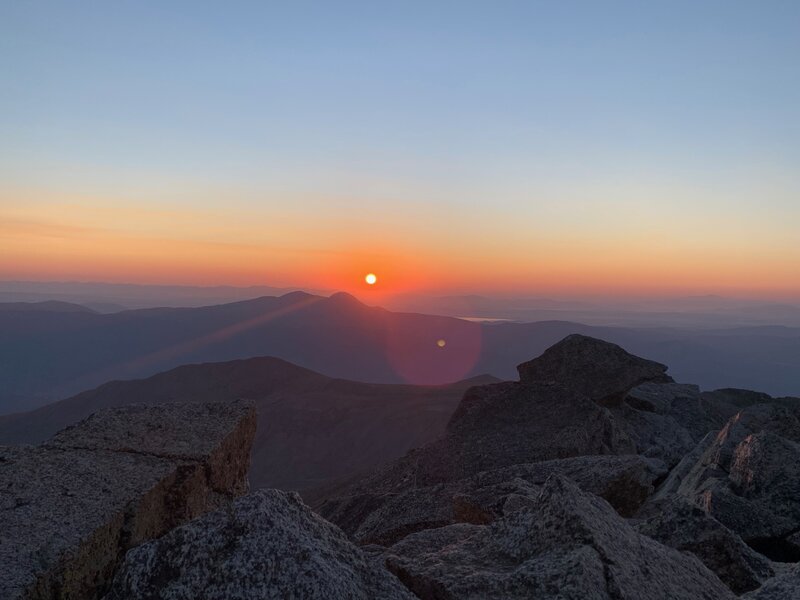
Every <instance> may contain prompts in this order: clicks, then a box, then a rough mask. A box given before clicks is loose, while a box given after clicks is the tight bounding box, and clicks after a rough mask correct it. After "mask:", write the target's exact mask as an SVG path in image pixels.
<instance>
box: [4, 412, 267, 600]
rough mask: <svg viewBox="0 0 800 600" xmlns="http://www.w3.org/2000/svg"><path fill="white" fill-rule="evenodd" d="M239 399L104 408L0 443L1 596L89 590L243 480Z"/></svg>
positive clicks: (248, 432) (235, 490) (247, 435)
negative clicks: (16, 442)
mask: <svg viewBox="0 0 800 600" xmlns="http://www.w3.org/2000/svg"><path fill="white" fill-rule="evenodd" d="M254 433H255V410H254V409H253V407H252V405H250V404H249V403H245V402H239V403H230V404H227V403H226V404H218V405H171V406H168V407H166V406H150V407H148V406H144V405H137V406H134V407H125V408H121V409H108V410H106V411H101V412H99V413H97V414H95V415H93V416H92V417H89V418H88V419H86V420H85V421H83V422H81V423H79V424H78V425H76V426H74V427H71V428H69V429H68V430H65V431H63V432H61V433H59V434H57V435H56V436H55V437H54V438H53V440H52V441H51V442H47V443H45V444H43V445H41V446H35V447H33V446H21V447H9V448H4V449H3V450H2V451H0V508H2V510H0V564H2V565H3V571H4V572H3V577H2V578H0V598H4V599H6V598H7V599H9V600H12V599H17V598H26V599H39V598H42V599H44V598H47V599H49V598H54V597H71V598H94V597H97V594H98V593H101V592H102V591H103V590H104V589H105V587H106V586H107V585H108V583H110V577H111V575H112V573H113V571H114V569H115V567H116V566H117V564H118V563H119V560H120V559H121V558H122V556H123V555H124V552H125V551H126V550H127V549H128V548H130V547H132V546H135V545H136V544H139V543H141V542H143V541H145V540H148V539H151V538H153V537H157V536H160V535H162V534H163V533H165V532H166V531H168V530H169V529H171V528H173V527H175V526H177V525H179V524H181V523H184V522H186V521H187V520H189V519H192V518H194V517H196V516H198V515H201V514H203V513H205V512H207V511H209V510H212V509H214V508H217V507H218V506H221V505H223V504H226V503H227V502H229V501H230V500H231V499H232V498H233V497H235V496H237V495H240V494H241V493H243V492H244V491H246V489H247V470H248V467H249V456H250V445H251V442H252V439H253V435H254Z"/></svg>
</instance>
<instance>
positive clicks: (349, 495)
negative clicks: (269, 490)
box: [314, 335, 800, 600]
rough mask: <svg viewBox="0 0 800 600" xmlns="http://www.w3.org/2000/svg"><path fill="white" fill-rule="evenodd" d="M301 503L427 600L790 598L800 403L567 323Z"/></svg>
mask: <svg viewBox="0 0 800 600" xmlns="http://www.w3.org/2000/svg"><path fill="white" fill-rule="evenodd" d="M519 373H520V381H519V382H505V383H500V384H493V385H487V386H481V387H476V388H472V389H471V390H469V391H468V392H467V393H466V394H465V396H464V399H463V400H462V402H461V404H460V406H459V407H458V409H457V410H456V412H455V413H454V414H453V416H452V418H451V420H450V423H449V424H448V427H447V430H446V432H445V434H444V436H443V437H442V438H441V439H439V440H437V441H435V442H433V443H432V444H429V445H427V446H425V447H423V448H419V449H416V450H413V451H412V452H410V453H408V454H407V455H406V456H405V457H403V458H401V459H399V460H397V461H395V462H394V463H391V464H389V465H387V466H386V467H384V468H382V469H380V470H378V471H376V472H374V473H372V474H370V475H368V476H366V477H364V478H362V479H360V480H358V481H356V482H354V483H351V484H349V485H348V486H347V487H346V488H344V489H338V490H337V491H336V493H335V494H328V495H324V494H321V495H319V496H318V497H317V498H315V503H314V506H315V508H316V509H317V510H318V511H319V512H320V514H322V515H323V516H324V517H326V518H327V519H329V520H331V521H332V522H333V523H335V524H337V525H339V526H340V527H341V528H342V529H343V530H344V531H345V532H346V533H347V534H348V535H349V536H350V537H351V538H352V539H353V540H354V541H356V542H357V543H360V544H364V545H366V546H365V547H367V548H369V549H370V551H371V552H373V553H374V554H375V555H376V556H377V557H379V558H380V560H382V561H383V563H384V564H385V566H386V567H387V568H388V569H389V570H390V571H391V572H393V573H394V574H395V575H397V577H398V578H399V579H400V580H401V581H403V583H405V584H406V586H407V587H408V588H409V589H411V590H412V591H413V592H414V593H415V594H416V595H417V596H418V597H420V598H424V599H450V598H490V597H498V598H529V597H535V598H576V599H577V598H598V599H612V598H613V599H618V598H625V599H638V598H653V599H656V598H664V599H667V598H686V599H695V598H698V599H702V598H708V599H712V598H714V599H717V598H727V597H734V596H735V595H741V594H745V593H749V594H750V595H749V596H748V597H753V598H759V599H760V600H763V599H772V598H776V599H777V598H800V571H798V570H797V568H796V567H795V566H794V565H792V564H791V563H793V562H795V561H798V560H800V553H798V550H799V549H800V546H798V543H800V533H798V532H800V455H798V451H799V450H800V444H798V442H800V422H799V421H798V419H799V418H800V399H796V398H784V399H774V398H771V397H769V396H767V395H765V394H760V393H756V392H748V391H743V390H718V391H715V392H701V391H700V390H699V389H698V388H697V387H696V386H692V385H685V384H678V383H675V382H674V381H673V380H672V379H671V378H670V377H668V376H667V375H666V367H665V366H664V365H660V364H658V363H654V362H652V361H647V360H644V359H641V358H639V357H635V356H632V355H630V354H628V353H627V352H625V351H624V350H623V349H622V348H620V347H618V346H615V345H613V344H609V343H607V342H603V341H601V340H596V339H593V338H588V337H585V336H580V335H572V336H569V337H567V338H565V339H564V340H562V341H561V342H559V343H558V344H556V345H555V346H553V347H551V348H550V349H548V350H547V351H546V352H545V353H544V354H543V355H542V356H540V357H539V358H536V359H534V360H532V361H529V362H527V363H524V364H522V365H520V366H519Z"/></svg>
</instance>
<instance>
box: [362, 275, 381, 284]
mask: <svg viewBox="0 0 800 600" xmlns="http://www.w3.org/2000/svg"><path fill="white" fill-rule="evenodd" d="M364 281H366V282H367V285H375V283H376V282H377V281H378V278H377V277H376V276H375V273H367V274H366V275H365V276H364Z"/></svg>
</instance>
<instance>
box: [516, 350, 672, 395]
mask: <svg viewBox="0 0 800 600" xmlns="http://www.w3.org/2000/svg"><path fill="white" fill-rule="evenodd" d="M517 371H519V380H520V381H521V382H522V383H526V384H531V383H535V384H544V385H559V386H563V387H569V388H571V389H573V390H575V391H577V392H579V393H580V394H582V395H584V396H586V397H588V398H590V399H592V400H593V401H595V402H597V403H599V404H603V405H608V406H614V405H617V404H619V403H620V402H622V400H623V399H624V398H625V396H626V395H627V393H628V392H629V391H630V390H631V389H633V388H635V387H636V386H638V385H641V384H643V383H645V382H648V381H655V382H671V381H672V378H671V377H669V376H668V375H667V374H666V371H667V367H666V366H665V365H662V364H660V363H657V362H654V361H652V360H646V359H644V358H639V357H638V356H634V355H633V354H630V353H629V352H626V351H625V350H623V349H622V348H620V347H619V346H617V345H616V344H612V343H610V342H605V341H603V340H598V339H596V338H592V337H588V336H585V335H580V334H573V335H569V336H567V337H565V338H564V339H563V340H561V341H560V342H558V343H557V344H555V345H553V346H550V348H548V349H547V350H545V351H544V353H543V354H542V355H541V356H539V357H538V358H534V359H533V360H529V361H528V362H524V363H522V364H520V365H519V366H518V367H517Z"/></svg>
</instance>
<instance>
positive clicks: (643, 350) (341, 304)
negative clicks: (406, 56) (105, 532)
mask: <svg viewBox="0 0 800 600" xmlns="http://www.w3.org/2000/svg"><path fill="white" fill-rule="evenodd" d="M572 333H580V334H584V335H591V336H594V337H601V338H603V339H607V340H609V341H612V342H614V343H617V344H621V345H624V346H625V347H626V348H630V349H631V351H632V352H635V353H637V354H640V355H644V356H650V357H652V358H653V359H654V360H657V361H659V362H662V363H665V364H669V365H670V366H671V368H672V373H674V374H675V376H676V377H677V378H679V379H681V380H684V381H695V382H697V383H698V384H699V385H700V386H701V387H703V388H720V387H739V388H751V389H762V390H764V391H766V392H769V393H771V394H774V395H792V394H796V393H797V392H798V390H800V329H794V328H784V327H774V326H770V327H747V328H737V329H726V330H691V329H670V328H621V327H594V326H587V325H581V324H579V323H571V322H566V321H547V322H538V323H491V324H488V323H483V324H481V323H474V322H468V321H464V320H461V319H456V318H452V317H441V316H432V315H423V314H415V313H395V312H390V311H387V310H384V309H382V308H378V307H370V306H367V305H365V304H363V303H361V302H359V301H358V300H357V299H356V298H354V297H353V296H350V295H347V294H341V293H340V294H334V295H333V296H331V297H322V296H314V295H311V294H306V293H303V292H293V293H290V294H287V295H284V296H280V297H263V298H258V299H255V300H248V301H243V302H235V303H232V304H221V305H217V306H207V307H202V308H158V309H142V310H131V311H123V312H120V313H114V314H97V313H94V312H90V311H80V312H63V311H59V310H36V311H31V310H19V309H15V308H13V307H12V308H11V309H10V310H9V309H7V310H0V413H9V412H14V411H23V410H29V409H31V408H35V407H37V406H41V405H43V404H45V403H47V402H52V401H54V400H58V399H61V398H64V397H68V396H70V395H73V394H76V393H78V392H81V391H83V390H86V389H90V388H93V387H95V386H97V385H100V384H102V383H104V382H106V381H110V380H113V379H131V378H140V377H147V376H150V375H153V374H155V373H158V372H160V371H164V370H167V369H171V368H174V367H176V366H179V365H182V364H187V363H197V362H209V361H227V360H235V359H243V358H249V357H252V356H265V355H269V356H277V357H280V358H283V359H285V360H288V361H290V362H292V363H295V364H299V365H303V366H304V367H307V368H310V369H312V370H314V371H317V372H321V373H325V374H326V375H329V376H332V377H341V378H345V379H353V380H357V381H367V382H374V383H414V384H441V383H446V382H453V381H457V380H460V379H463V378H466V377H471V376H475V375H478V374H481V373H491V374H492V375H495V376H498V377H500V378H503V379H511V378H514V377H515V372H514V369H513V367H512V366H511V365H515V364H518V363H520V362H522V361H524V360H527V359H529V358H530V357H531V356H536V355H538V354H540V353H541V352H542V351H544V350H545V349H546V348H547V347H548V346H550V345H552V344H554V343H555V342H557V341H558V340H560V339H562V338H563V337H565V336H566V335H569V334H572Z"/></svg>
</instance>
